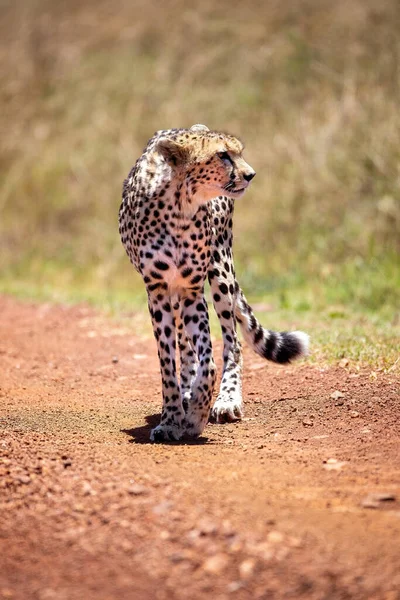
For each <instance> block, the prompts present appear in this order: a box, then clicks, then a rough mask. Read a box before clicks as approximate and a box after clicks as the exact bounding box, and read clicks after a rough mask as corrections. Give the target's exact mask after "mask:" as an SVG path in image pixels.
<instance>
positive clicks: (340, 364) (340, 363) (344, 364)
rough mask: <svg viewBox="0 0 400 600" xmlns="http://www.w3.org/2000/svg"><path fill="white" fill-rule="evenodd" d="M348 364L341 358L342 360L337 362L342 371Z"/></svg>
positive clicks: (346, 359)
mask: <svg viewBox="0 0 400 600" xmlns="http://www.w3.org/2000/svg"><path fill="white" fill-rule="evenodd" d="M348 364H349V359H348V358H342V360H340V361H339V367H341V368H342V369H344V368H345V367H347V365H348Z"/></svg>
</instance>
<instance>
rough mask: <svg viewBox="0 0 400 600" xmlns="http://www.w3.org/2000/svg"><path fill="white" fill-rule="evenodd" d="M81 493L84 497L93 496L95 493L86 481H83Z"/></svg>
mask: <svg viewBox="0 0 400 600" xmlns="http://www.w3.org/2000/svg"><path fill="white" fill-rule="evenodd" d="M82 493H83V495H84V496H94V495H95V493H96V492H95V491H94V490H93V488H92V486H91V485H90V483H89V482H88V481H84V482H83V483H82Z"/></svg>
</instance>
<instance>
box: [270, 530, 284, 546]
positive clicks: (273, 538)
mask: <svg viewBox="0 0 400 600" xmlns="http://www.w3.org/2000/svg"><path fill="white" fill-rule="evenodd" d="M267 540H268V541H269V542H270V543H271V544H280V543H281V542H283V533H281V532H280V531H276V530H274V531H270V532H269V534H268V535H267Z"/></svg>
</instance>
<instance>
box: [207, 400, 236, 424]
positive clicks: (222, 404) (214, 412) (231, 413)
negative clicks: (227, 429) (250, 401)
mask: <svg viewBox="0 0 400 600" xmlns="http://www.w3.org/2000/svg"><path fill="white" fill-rule="evenodd" d="M242 417H243V408H242V403H241V401H233V400H229V399H227V400H225V399H223V398H217V400H216V401H215V404H214V406H213V407H212V409H211V414H210V421H212V422H214V423H230V422H233V421H241V420H242Z"/></svg>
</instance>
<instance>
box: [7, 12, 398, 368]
mask: <svg viewBox="0 0 400 600" xmlns="http://www.w3.org/2000/svg"><path fill="white" fill-rule="evenodd" d="M0 11H1V15H0V16H1V19H0V73H1V78H2V80H1V84H2V85H1V92H0V129H1V131H2V135H1V137H0V215H1V218H0V291H3V292H6V293H12V294H16V295H18V296H20V297H25V298H35V299H37V300H49V299H50V300H53V301H67V302H79V301H89V302H91V303H94V304H95V305H97V306H100V307H105V308H107V310H110V309H111V310H112V311H114V312H115V313H116V312H118V311H121V310H130V309H131V308H132V307H133V309H134V310H137V309H141V307H142V306H143V305H144V304H145V297H144V293H143V287H142V285H141V282H140V280H139V278H138V276H137V275H135V274H134V273H133V270H132V268H131V266H130V264H129V261H128V260H127V258H126V256H125V254H124V251H123V249H122V246H121V244H120V240H119V238H118V233H117V212H118V205H119V201H120V192H121V184H122V180H123V179H124V177H125V176H126V174H127V173H128V171H129V169H130V167H131V165H132V163H133V162H134V160H135V159H136V158H137V156H138V155H139V154H140V152H141V150H142V148H143V146H144V144H145V142H146V141H147V139H148V138H149V137H150V136H151V135H152V133H153V132H154V131H155V130H157V129H159V128H164V127H165V128H168V127H176V126H178V127H179V126H190V125H191V124H193V123H198V122H203V123H206V124H207V125H208V126H209V127H212V128H217V129H222V130H227V131H230V132H232V133H234V134H237V135H239V136H240V137H242V139H243V140H244V142H245V143H246V154H245V156H246V158H247V160H248V161H249V163H250V164H251V165H252V166H253V167H254V168H255V170H256V171H257V177H256V178H255V180H254V182H253V183H252V186H251V189H250V190H249V192H248V194H247V195H246V196H245V197H244V198H243V199H242V200H240V201H238V202H237V203H236V215H235V240H236V242H235V256H236V266H237V273H238V276H239V280H240V282H241V284H242V286H243V288H244V289H245V291H246V292H247V295H248V296H249V298H250V299H252V300H254V301H258V302H262V303H267V304H270V305H271V306H272V309H273V310H272V311H271V312H269V313H267V314H266V315H265V316H266V320H267V322H268V324H269V325H270V326H271V327H274V328H287V327H291V326H292V325H293V326H295V327H297V328H302V329H304V330H307V331H309V332H310V333H311V335H312V337H313V339H314V344H315V346H314V347H315V349H316V352H315V353H314V356H316V357H318V358H320V357H321V356H324V357H327V358H328V359H329V360H331V359H334V360H336V359H338V358H340V356H341V355H343V354H344V355H345V356H347V355H348V356H349V357H350V358H351V359H352V360H356V361H361V362H363V361H367V362H370V363H371V364H374V363H375V362H379V364H381V365H386V364H390V363H391V364H393V363H394V362H395V360H396V353H397V354H398V352H399V347H398V342H397V341H396V339H398V334H399V329H398V322H399V307H400V292H399V290H400V266H399V265H400V260H399V256H400V191H399V190H400V186H399V182H400V142H399V140H400V112H399V110H398V104H399V103H398V98H399V93H400V89H399V88H400V86H399V81H400V79H399V64H400V37H399V35H398V31H399V28H400V5H399V3H398V2H397V0H382V1H381V2H380V3H379V6H378V5H377V3H376V2H374V1H373V0H350V1H348V0H339V1H338V2H335V3H332V2H328V0H299V1H298V2H290V0H281V1H280V2H279V3H278V2H267V3H260V2H258V0H250V1H249V2H246V3H232V2H228V0H221V2H219V3H215V2H213V1H212V0H204V1H203V2H202V3H201V5H196V7H194V6H191V5H190V3H189V4H188V3H187V2H184V0H175V1H174V2H173V3H172V2H165V3H159V2H156V1H155V0H153V1H150V2H146V3H144V2H143V3H142V2H141V0H133V1H132V2H124V1H123V0H116V2H114V3H113V4H112V5H111V4H110V3H109V1H107V0H97V1H96V2H94V0H86V2H84V3H80V2H75V1H74V0H72V1H71V2H68V3H64V2H61V0H53V1H52V2H49V0H35V2H34V3H26V2H23V0H16V1H15V2H10V1H7V0H6V1H5V2H3V3H2V5H1V8H0ZM384 368H387V367H386V366H384Z"/></svg>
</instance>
